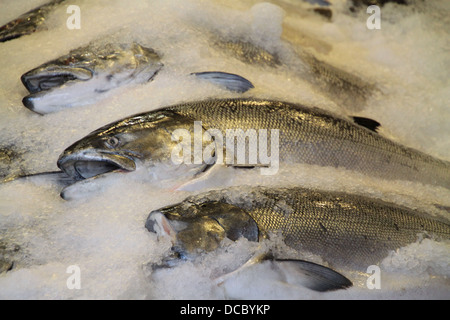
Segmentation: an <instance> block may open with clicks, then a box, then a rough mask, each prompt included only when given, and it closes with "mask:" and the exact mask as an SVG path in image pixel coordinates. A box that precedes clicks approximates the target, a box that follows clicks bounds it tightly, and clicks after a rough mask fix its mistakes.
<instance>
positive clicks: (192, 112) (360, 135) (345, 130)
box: [169, 99, 450, 188]
mask: <svg viewBox="0 0 450 320" xmlns="http://www.w3.org/2000/svg"><path fill="white" fill-rule="evenodd" d="M169 109H171V110H172V111H175V112H176V113H178V114H180V115H183V116H186V117H189V118H192V119H193V121H202V125H203V127H204V128H205V129H206V130H207V129H219V130H221V131H222V132H225V130H226V129H238V128H240V129H243V130H248V129H279V130H280V160H289V161H291V162H294V163H295V162H301V163H307V164H315V165H320V166H332V167H341V168H346V169H350V170H356V171H360V172H363V173H365V174H368V175H373V176H377V177H381V178H384V179H390V180H409V181H418V182H422V183H426V184H435V185H440V186H443V187H446V188H450V164H449V163H448V162H447V161H442V160H439V159H435V158H433V157H431V156H429V155H427V154H425V153H422V152H420V151H417V150H414V149H411V148H407V147H404V146H402V145H400V144H398V143H395V142H393V141H390V140H388V139H386V138H384V137H382V136H381V135H379V134H377V133H375V132H372V131H370V130H368V129H366V128H364V127H362V126H359V125H357V124H355V123H353V122H351V121H349V120H346V119H343V118H338V117H336V116H334V115H331V114H328V113H326V112H325V111H322V110H319V109H316V108H308V107H305V106H302V105H299V104H293V103H286V102H279V101H268V100H258V99H223V100H212V101H206V102H198V103H187V104H183V105H178V106H174V107H171V108H169ZM268 143H269V144H270V141H268ZM268 149H270V148H268Z"/></svg>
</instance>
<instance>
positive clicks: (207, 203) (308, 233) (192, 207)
mask: <svg viewBox="0 0 450 320" xmlns="http://www.w3.org/2000/svg"><path fill="white" fill-rule="evenodd" d="M146 228H147V229H148V230H149V231H151V232H157V233H158V234H160V235H164V236H167V235H168V236H170V237H171V238H172V242H173V250H174V251H175V252H177V253H178V254H179V256H180V257H183V258H188V259H189V258H194V257H195V256H196V255H197V254H200V253H203V252H208V251H212V250H214V249H216V248H217V247H219V245H220V243H221V241H222V240H223V239H224V238H229V239H231V240H236V239H238V238H240V237H245V238H247V239H248V240H250V241H258V240H261V239H266V238H269V239H270V238H271V237H272V236H275V235H278V236H280V235H281V237H282V239H283V241H284V242H285V244H286V245H287V246H289V247H291V248H293V249H295V250H296V251H297V252H299V253H302V254H304V255H306V256H308V255H309V254H313V255H316V256H319V257H320V258H322V259H323V261H325V262H326V263H327V264H328V265H329V266H331V267H332V268H335V269H342V270H344V269H345V270H359V271H363V272H365V270H366V269H367V267H368V266H370V265H376V264H378V263H380V262H381V261H382V260H383V259H384V258H385V257H387V256H388V254H389V252H390V251H392V250H396V249H398V248H400V247H403V246H406V245H408V244H411V243H414V242H416V241H418V240H419V239H420V237H421V235H424V234H425V235H426V236H428V237H434V238H435V239H436V240H449V239H450V224H449V222H448V221H444V220H439V219H437V218H434V217H431V216H429V215H427V214H426V213H423V212H419V211H415V210H412V209H409V208H406V207H402V206H398V205H396V204H393V203H388V202H384V201H381V200H379V199H372V198H367V197H364V196H359V195H351V194H346V193H341V192H325V191H320V190H310V189H304V188H300V187H295V188H292V187H291V188H265V187H245V188H243V187H233V188H228V189H223V190H214V191H210V192H207V193H203V194H200V195H196V196H191V197H189V198H187V199H185V200H184V201H183V202H181V203H179V204H176V205H172V206H168V207H165V208H162V209H158V210H154V211H152V212H151V213H150V215H149V217H148V219H147V222H146ZM277 258H280V259H286V258H288V257H284V256H280V257H277Z"/></svg>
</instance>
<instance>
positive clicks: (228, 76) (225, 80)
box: [192, 71, 254, 93]
mask: <svg viewBox="0 0 450 320" xmlns="http://www.w3.org/2000/svg"><path fill="white" fill-rule="evenodd" d="M192 74H193V75H195V76H196V77H198V78H200V79H204V80H207V81H210V82H211V83H214V84H216V85H218V86H221V87H224V88H225V89H227V90H229V91H235V92H240V93H243V92H246V91H248V90H250V89H252V88H254V86H253V84H252V83H251V82H250V81H248V80H247V79H245V78H243V77H241V76H239V75H237V74H233V73H227V72H219V71H212V72H196V73H192Z"/></svg>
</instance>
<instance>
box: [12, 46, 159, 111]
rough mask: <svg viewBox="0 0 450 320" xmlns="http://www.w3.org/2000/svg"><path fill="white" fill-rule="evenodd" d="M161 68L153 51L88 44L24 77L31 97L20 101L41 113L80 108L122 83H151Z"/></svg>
mask: <svg viewBox="0 0 450 320" xmlns="http://www.w3.org/2000/svg"><path fill="white" fill-rule="evenodd" d="M161 68H162V63H161V62H160V57H159V56H158V54H157V53H156V52H155V51H153V50H152V49H150V48H145V47H143V46H140V45H139V44H137V43H134V42H133V43H131V44H107V45H104V46H100V47H99V46H94V45H90V46H87V47H83V48H79V49H76V50H72V51H71V52H70V53H69V54H67V55H64V56H62V57H60V58H57V59H55V60H52V61H49V62H47V63H44V64H42V65H41V66H39V67H37V68H35V69H32V70H30V71H28V72H26V73H25V74H23V75H22V77H21V80H22V83H23V84H24V86H25V87H26V88H27V90H28V91H29V92H30V94H29V95H28V96H26V97H24V99H23V100H22V102H23V104H24V105H25V106H26V107H27V108H28V109H30V110H32V111H34V112H37V113H40V114H46V113H50V112H54V111H58V110H59V109H62V108H66V107H72V106H78V105H83V104H87V103H89V102H93V101H96V100H97V99H98V96H99V95H101V94H102V93H105V92H108V91H110V90H111V89H114V88H117V87H119V86H121V85H123V84H126V83H131V82H134V83H144V82H147V81H150V80H151V79H152V78H153V77H154V76H155V75H156V73H157V72H158V71H159V70H160V69H161Z"/></svg>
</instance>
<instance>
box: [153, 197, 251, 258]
mask: <svg viewBox="0 0 450 320" xmlns="http://www.w3.org/2000/svg"><path fill="white" fill-rule="evenodd" d="M145 227H146V228H147V230H149V231H150V232H154V233H156V234H157V235H158V237H166V238H170V240H171V241H172V245H173V246H172V252H173V255H172V256H170V257H168V258H167V259H166V261H165V262H167V263H168V264H169V265H170V264H172V263H173V262H174V260H178V262H179V261H181V260H190V259H195V257H197V256H198V255H199V254H202V253H206V252H210V251H213V250H215V249H217V248H218V247H219V246H220V245H221V242H222V240H224V239H225V238H228V239H230V240H233V241H236V240H238V239H239V238H241V237H244V238H246V239H248V240H249V241H258V239H259V230H258V225H257V224H256V222H255V220H253V218H252V217H251V216H250V215H249V214H248V213H247V212H246V211H245V210H244V209H242V208H239V207H237V206H234V205H232V204H228V203H224V202H220V201H205V202H190V201H189V200H186V201H184V202H182V203H180V204H177V205H173V206H168V207H165V208H162V209H158V210H154V211H152V212H151V213H150V214H149V216H148V218H147V222H146V224H145Z"/></svg>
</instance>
